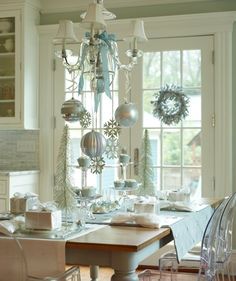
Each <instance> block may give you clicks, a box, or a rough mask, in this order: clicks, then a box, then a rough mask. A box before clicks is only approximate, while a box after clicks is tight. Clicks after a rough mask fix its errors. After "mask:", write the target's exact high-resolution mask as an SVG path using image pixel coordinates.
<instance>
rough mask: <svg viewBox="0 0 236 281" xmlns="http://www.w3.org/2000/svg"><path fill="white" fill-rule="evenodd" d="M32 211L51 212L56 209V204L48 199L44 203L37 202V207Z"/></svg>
mask: <svg viewBox="0 0 236 281" xmlns="http://www.w3.org/2000/svg"><path fill="white" fill-rule="evenodd" d="M34 211H38V212H53V211H57V206H56V203H55V202H53V201H48V202H45V203H41V202H40V203H39V205H38V207H37V209H35V210H34Z"/></svg>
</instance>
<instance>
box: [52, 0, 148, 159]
mask: <svg viewBox="0 0 236 281" xmlns="http://www.w3.org/2000/svg"><path fill="white" fill-rule="evenodd" d="M115 17H116V16H115V15H114V14H112V13H111V12H109V11H107V10H106V9H105V8H104V6H103V1H102V0H96V1H95V2H94V3H91V4H89V7H88V10H87V11H86V12H85V13H83V14H82V15H81V18H82V22H81V23H80V26H81V27H82V28H84V29H85V35H84V38H83V39H82V41H81V43H79V40H78V39H77V37H76V35H75V33H74V30H73V23H72V22H71V21H69V20H62V21H60V22H59V29H58V32H57V34H56V36H55V38H54V44H55V45H57V46H58V45H59V46H60V50H59V51H57V52H56V55H57V56H58V57H60V58H61V60H62V63H63V65H64V67H65V68H66V69H67V70H68V72H69V73H70V74H71V77H72V80H73V83H76V86H77V87H78V96H80V95H82V93H83V87H84V83H85V80H88V81H89V83H90V89H91V92H92V93H93V96H94V110H93V113H91V114H90V112H88V110H87V109H86V108H85V106H84V105H83V103H82V102H80V101H79V100H77V99H75V98H74V97H73V96H72V99H70V100H67V101H65V103H63V105H62V108H61V113H62V115H63V118H64V119H65V120H66V121H68V122H73V121H80V122H81V125H84V124H88V122H83V120H87V121H88V120H89V118H90V119H93V118H94V116H93V115H94V114H96V112H97V111H98V108H99V105H100V99H101V95H102V94H103V93H105V94H106V95H107V96H108V97H109V98H111V99H112V92H111V90H110V89H111V85H112V83H113V81H114V76H115V73H116V72H117V71H120V70H122V71H124V72H125V74H126V79H127V80H126V94H127V97H128V94H129V93H130V73H131V70H132V69H133V67H134V65H135V64H136V63H137V60H138V58H139V57H140V56H142V51H141V50H139V49H138V47H137V43H138V41H145V40H147V38H146V35H145V31H144V25H143V21H141V20H133V21H132V25H133V28H132V34H128V35H127V37H126V38H124V40H128V41H129V42H130V46H131V48H130V49H129V50H127V52H126V54H127V56H128V57H129V63H128V64H122V63H121V61H120V59H119V53H118V47H117V43H116V38H115V35H114V34H108V33H107V31H106V26H107V24H106V20H111V19H114V18H115ZM69 44H76V46H77V44H78V46H79V50H78V52H77V54H74V53H72V51H71V50H70V48H69V47H68V45H69ZM71 57H73V58H75V57H76V60H74V59H73V60H71ZM76 80H77V81H76ZM75 81H76V82H75ZM137 115H138V114H137V109H136V107H135V105H134V104H132V103H129V102H128V98H127V101H125V103H124V104H121V105H120V106H119V107H118V108H117V109H116V111H115V120H116V122H117V123H118V126H119V127H131V126H132V125H133V124H134V123H135V122H136V120H137ZM113 125H114V124H113ZM90 133H91V134H93V136H92V137H91V138H88V140H87V139H86V142H85V139H83V138H82V141H81V149H82V151H83V153H84V154H86V155H87V156H89V157H90V158H93V157H101V155H102V153H103V152H104V146H105V143H106V142H105V141H104V139H103V138H104V137H103V136H101V139H102V140H101V139H100V141H99V140H98V134H100V133H98V132H95V131H94V128H93V130H92V132H90ZM95 133H96V134H95ZM100 135H101V134H100ZM100 146H102V147H103V149H99V148H101V147H100ZM94 147H95V148H94ZM91 150H93V151H91ZM94 150H95V151H94Z"/></svg>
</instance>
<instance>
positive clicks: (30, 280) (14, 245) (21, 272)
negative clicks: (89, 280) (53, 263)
mask: <svg viewBox="0 0 236 281" xmlns="http://www.w3.org/2000/svg"><path fill="white" fill-rule="evenodd" d="M0 281H81V278H80V270H79V268H78V267H77V266H73V267H71V268H69V269H68V270H66V271H65V272H63V273H61V274H58V275H56V276H47V277H43V278H39V277H36V276H29V275H28V268H27V261H26V258H25V254H24V250H23V248H22V246H21V244H20V240H18V239H17V237H16V236H14V235H12V234H4V235H3V234H2V235H0Z"/></svg>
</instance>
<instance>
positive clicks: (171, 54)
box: [162, 51, 181, 86]
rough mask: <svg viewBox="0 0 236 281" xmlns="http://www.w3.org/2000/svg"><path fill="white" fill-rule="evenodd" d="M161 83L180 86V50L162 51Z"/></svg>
mask: <svg viewBox="0 0 236 281" xmlns="http://www.w3.org/2000/svg"><path fill="white" fill-rule="evenodd" d="M162 72H163V73H162V85H163V86H165V85H166V84H168V85H172V84H174V85H177V86H180V85H181V84H180V51H168V52H163V62H162Z"/></svg>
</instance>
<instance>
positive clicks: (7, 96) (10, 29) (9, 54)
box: [0, 17, 16, 118]
mask: <svg viewBox="0 0 236 281" xmlns="http://www.w3.org/2000/svg"><path fill="white" fill-rule="evenodd" d="M15 25H16V18H15V17H1V18H0V118H2V117H3V118H7V117H8V118H9V117H13V118H14V117H15V114H16V100H15V86H16V83H15V73H16V69H15V65H16V64H15V61H16V60H15V41H16V40H15V39H16V37H15Z"/></svg>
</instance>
